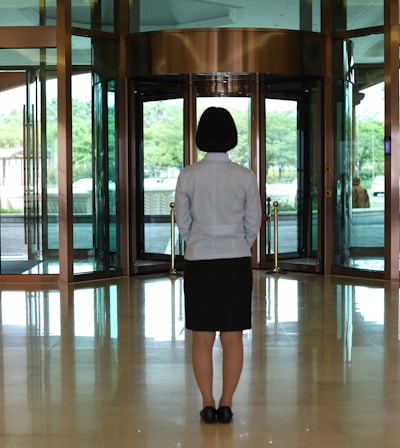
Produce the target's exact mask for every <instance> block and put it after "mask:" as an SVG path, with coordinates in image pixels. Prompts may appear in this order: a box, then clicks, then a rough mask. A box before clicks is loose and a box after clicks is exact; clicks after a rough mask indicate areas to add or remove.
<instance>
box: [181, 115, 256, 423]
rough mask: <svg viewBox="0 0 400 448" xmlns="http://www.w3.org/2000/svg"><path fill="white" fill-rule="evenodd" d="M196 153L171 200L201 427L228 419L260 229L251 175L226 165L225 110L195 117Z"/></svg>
mask: <svg viewBox="0 0 400 448" xmlns="http://www.w3.org/2000/svg"><path fill="white" fill-rule="evenodd" d="M196 144H197V147H198V148H199V149H200V150H202V151H205V152H207V154H206V156H205V157H204V159H203V160H202V161H200V162H197V163H195V164H193V165H191V166H188V167H186V168H184V169H183V170H182V171H181V173H180V175H179V178H178V183H177V187H176V193H175V211H176V222H177V225H178V228H179V231H180V233H181V236H182V238H183V239H184V241H185V243H186V248H185V267H184V293H185V316H186V328H187V329H189V330H191V331H192V365H193V372H194V376H195V378H196V381H197V384H198V386H199V389H200V392H201V395H202V399H203V409H202V411H201V412H200V415H201V418H202V420H203V421H204V422H206V423H213V422H215V421H217V420H218V421H220V422H222V423H229V422H230V421H231V420H232V415H233V413H232V410H231V407H232V398H233V394H234V392H235V390H236V387H237V385H238V382H239V379H240V375H241V372H242V367H243V330H245V329H249V328H251V293H252V284H253V277H252V270H251V258H250V255H251V247H252V245H253V243H254V241H255V239H256V237H257V233H258V231H259V228H260V224H261V203H260V195H259V192H258V186H257V180H256V177H255V175H254V173H253V172H252V171H251V170H249V169H247V168H245V167H243V166H241V165H239V164H237V163H234V162H232V161H230V159H229V157H228V155H227V154H226V152H227V151H229V150H230V149H232V148H234V147H235V146H236V144H237V129H236V125H235V123H234V121H233V118H232V116H231V114H230V113H229V112H228V111H227V110H226V109H224V108H216V107H210V108H208V109H206V110H205V112H204V113H203V115H202V116H201V118H200V121H199V124H198V129H197V134H196ZM217 331H219V332H220V340H221V344H222V350H223V372H222V377H223V384H222V395H221V397H220V399H219V401H218V409H217V408H216V402H215V399H214V395H213V361H212V349H213V345H214V341H215V337H216V332H217Z"/></svg>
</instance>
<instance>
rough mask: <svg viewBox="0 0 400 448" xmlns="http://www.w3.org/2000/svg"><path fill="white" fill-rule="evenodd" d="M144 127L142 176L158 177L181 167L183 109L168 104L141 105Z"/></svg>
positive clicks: (150, 103)
mask: <svg viewBox="0 0 400 448" xmlns="http://www.w3.org/2000/svg"><path fill="white" fill-rule="evenodd" d="M143 127H144V129H143V134H144V135H143V137H144V138H143V140H144V167H145V176H146V177H160V176H161V175H162V174H163V173H164V172H165V171H166V170H168V169H169V168H180V167H182V163H183V162H182V161H183V108H182V106H180V105H178V104H176V103H172V104H169V103H168V100H166V101H155V102H153V101H151V102H147V103H144V107H143Z"/></svg>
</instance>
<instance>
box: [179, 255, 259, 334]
mask: <svg viewBox="0 0 400 448" xmlns="http://www.w3.org/2000/svg"><path fill="white" fill-rule="evenodd" d="M252 286H253V273H252V269H251V260H250V257H246V258H229V259H219V260H200V261H188V260H185V268H184V292H185V317H186V328H187V329H189V330H195V331H241V330H245V329H249V328H251V292H252Z"/></svg>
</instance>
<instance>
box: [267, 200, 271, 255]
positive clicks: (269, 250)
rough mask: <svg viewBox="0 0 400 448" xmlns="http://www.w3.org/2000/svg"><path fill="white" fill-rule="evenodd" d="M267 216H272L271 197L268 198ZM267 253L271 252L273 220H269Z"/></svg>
mask: <svg viewBox="0 0 400 448" xmlns="http://www.w3.org/2000/svg"><path fill="white" fill-rule="evenodd" d="M267 216H269V217H270V216H271V198H270V197H268V198H267ZM267 254H268V255H270V254H271V222H270V220H269V219H268V221H267Z"/></svg>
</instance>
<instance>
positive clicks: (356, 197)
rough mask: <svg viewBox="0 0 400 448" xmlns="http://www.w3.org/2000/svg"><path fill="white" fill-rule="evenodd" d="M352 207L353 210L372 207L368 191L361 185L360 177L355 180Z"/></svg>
mask: <svg viewBox="0 0 400 448" xmlns="http://www.w3.org/2000/svg"><path fill="white" fill-rule="evenodd" d="M352 206H353V208H369V207H370V203H369V196H368V191H367V189H366V188H364V187H363V186H362V185H360V179H359V178H358V177H354V178H353V192H352Z"/></svg>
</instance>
